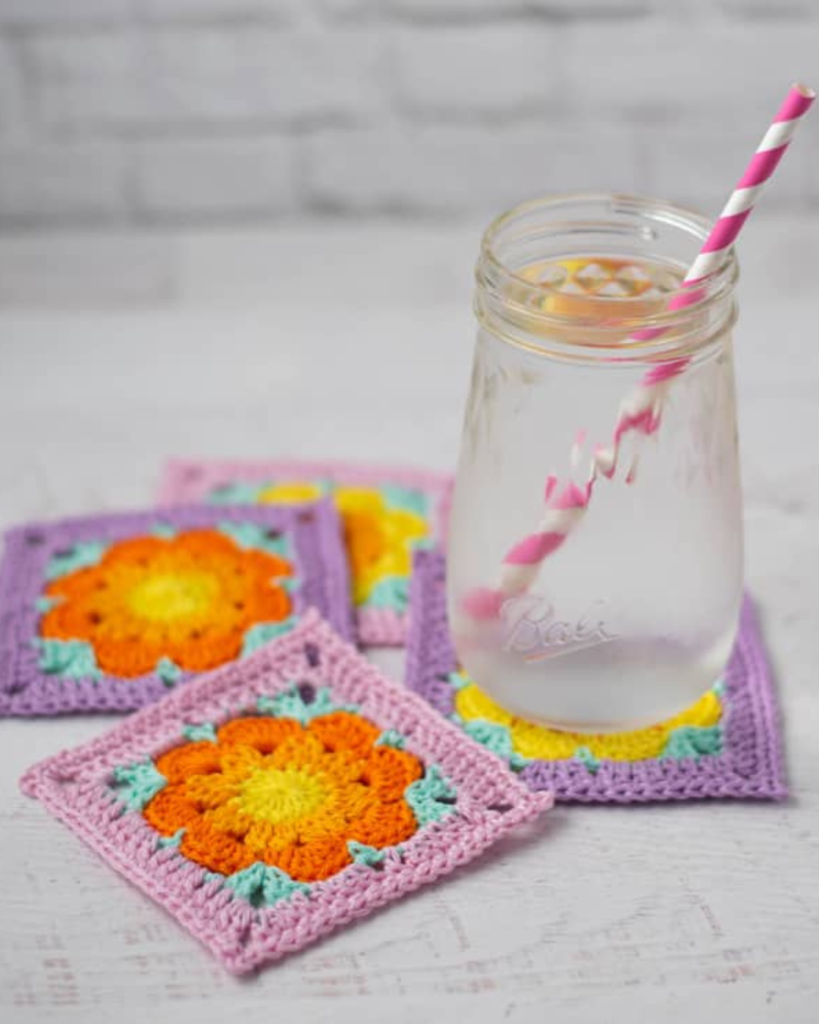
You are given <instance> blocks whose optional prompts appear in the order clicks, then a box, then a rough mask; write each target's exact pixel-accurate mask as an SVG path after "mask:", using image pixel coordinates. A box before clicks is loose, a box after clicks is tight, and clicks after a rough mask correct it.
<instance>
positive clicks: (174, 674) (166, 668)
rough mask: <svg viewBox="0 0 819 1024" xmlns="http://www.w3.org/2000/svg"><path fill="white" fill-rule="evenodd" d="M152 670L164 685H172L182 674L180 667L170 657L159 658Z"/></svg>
mask: <svg viewBox="0 0 819 1024" xmlns="http://www.w3.org/2000/svg"><path fill="white" fill-rule="evenodd" d="M154 671H155V672H156V674H157V675H158V676H159V678H160V679H161V680H162V682H163V683H164V684H165V685H166V686H173V685H174V683H176V682H177V681H178V680H179V677H180V676H181V675H182V669H181V668H180V667H179V666H178V665H174V663H173V662H172V661H171V659H170V658H160V659H159V661H158V662H157V663H156V668H155V669H154Z"/></svg>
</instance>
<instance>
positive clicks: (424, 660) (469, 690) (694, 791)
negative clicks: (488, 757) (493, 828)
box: [407, 551, 787, 804]
mask: <svg viewBox="0 0 819 1024" xmlns="http://www.w3.org/2000/svg"><path fill="white" fill-rule="evenodd" d="M445 572H446V568H445V559H444V556H443V555H442V554H441V553H440V552H434V551H424V552H419V553H418V554H417V555H416V562H415V567H414V570H413V583H412V599H411V621H412V628H411V633H410V638H409V642H408V646H407V685H408V686H409V688H410V689H412V690H414V691H415V692H416V693H419V694H421V696H423V697H424V698H426V700H428V701H429V702H430V704H432V705H433V706H434V707H435V708H436V709H437V710H438V711H440V712H441V713H442V714H443V715H444V716H446V717H447V718H448V719H450V720H451V721H453V722H455V723H456V724H457V725H459V726H460V728H462V729H463V730H464V731H465V732H466V733H467V734H468V735H469V736H471V737H472V738H473V739H476V740H478V741H479V742H480V743H483V744H484V745H485V746H487V747H488V748H489V749H490V750H492V751H494V752H495V754H497V755H498V756H499V757H500V758H501V759H502V760H503V761H504V762H505V763H506V764H508V765H509V766H510V767H511V769H512V770H513V771H514V772H515V773H516V774H517V775H518V777H519V778H520V779H522V780H523V781H524V782H525V783H526V784H527V785H528V786H530V787H531V788H532V789H533V790H538V789H548V790H550V791H552V792H554V794H555V798H556V799H557V800H560V801H579V802H584V803H624V804H625V803H636V802H644V801H651V800H694V799H700V798H703V797H747V798H757V799H781V798H783V797H785V796H786V795H787V788H786V784H785V776H784V769H783V764H782V751H781V745H780V736H779V723H778V716H777V711H776V700H775V697H774V684H773V679H772V676H771V671H770V668H769V666H768V662H767V659H766V657H765V652H764V649H763V646H762V641H761V639H760V634H759V627H758V625H757V621H756V616H755V614H754V611H753V608H752V605H751V602H750V599H749V598H748V597H746V598H745V601H744V604H743V608H742V617H741V623H740V630H739V634H738V636H737V641H736V645H735V648H734V652H733V655H732V657H731V661H730V663H729V665H728V668H727V669H726V671H725V674H724V677H723V678H722V680H721V681H720V682H719V683H718V684H717V685H716V686H715V687H714V688H713V689H712V690H710V691H709V692H708V693H706V694H705V695H704V696H703V697H702V698H701V699H700V700H699V701H697V703H696V704H694V705H693V706H692V707H691V708H689V709H688V710H687V711H684V712H683V713H682V714H680V715H677V716H676V717H675V718H673V719H671V720H669V721H667V722H663V723H661V724H660V725H656V726H651V727H650V728H647V729H639V730H636V731H634V732H623V733H617V734H609V735H584V734H580V733H567V732H560V731H557V730H554V729H548V728H545V727H543V726H539V725H535V724H534V723H532V722H526V721H524V720H523V719H520V718H517V717H516V716H514V715H511V714H509V713H508V712H506V711H504V710H503V709H502V708H500V707H499V706H498V705H497V704H495V703H494V701H492V700H491V699H490V698H489V697H488V696H487V695H486V694H484V693H483V692H482V691H481V690H479V689H478V687H477V686H476V685H475V683H473V682H472V681H471V680H470V679H469V678H468V676H467V675H466V674H465V673H464V672H463V671H461V670H460V669H459V666H458V663H457V659H456V655H455V651H454V649H453V647H452V642H451V640H450V637H449V630H448V627H447V612H446V600H445V592H444V591H445Z"/></svg>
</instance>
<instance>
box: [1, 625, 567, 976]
mask: <svg viewBox="0 0 819 1024" xmlns="http://www.w3.org/2000/svg"><path fill="white" fill-rule="evenodd" d="M21 787H22V789H23V791H24V792H25V793H27V794H28V795H30V796H35V797H37V798H38V799H39V800H41V801H42V802H43V803H44V804H45V806H46V807H47V808H48V810H49V811H50V812H51V813H52V814H53V815H54V816H55V817H57V818H59V819H60V820H62V821H63V822H65V823H66V824H67V825H68V826H69V828H71V829H72V830H73V831H74V832H76V833H77V834H78V835H79V836H80V837H81V838H82V839H83V840H84V841H85V842H86V843H88V844H89V846H91V847H93V849H95V850H96V851H97V853H99V854H100V856H101V857H103V859H104V860H106V861H108V863H109V864H110V865H111V866H112V867H114V868H115V869H116V870H117V871H119V872H120V873H121V874H123V875H125V877H126V878H128V879H130V880H131V881H132V882H133V883H134V884H135V885H137V886H138V887H139V888H140V889H142V890H143V891H144V892H146V893H147V894H148V895H149V896H151V897H153V898H154V899H155V900H156V901H157V902H158V903H160V904H161V905H162V906H163V907H165V909H166V910H167V911H168V912H169V913H171V914H173V916H174V917H176V918H177V919H178V920H179V921H180V922H181V923H182V924H183V925H184V926H185V927H186V928H187V929H188V930H189V931H190V932H192V933H193V934H194V935H195V936H196V937H197V938H199V939H200V940H201V941H202V942H203V943H204V944H205V945H206V946H208V947H209V948H210V950H211V951H212V952H213V953H214V954H215V955H216V956H217V957H219V959H221V960H222V962H223V963H224V964H225V965H226V966H227V967H228V969H229V970H231V971H234V972H236V973H241V972H244V971H249V970H251V969H253V968H254V967H257V966H258V965H259V964H262V963H264V962H266V961H271V960H276V959H278V958H279V957H281V956H283V955H284V954H286V953H289V952H292V951H293V950H296V949H299V948H301V947H302V946H305V945H307V943H310V942H313V941H315V940H316V939H318V938H319V937H320V936H322V935H324V934H326V933H327V932H330V931H332V930H333V929H334V928H337V927H338V926H339V925H342V924H344V923H346V922H348V921H352V920H353V919H354V918H357V917H363V916H365V915H366V914H369V913H370V912H371V911H372V910H374V909H375V908H376V907H378V906H380V905H381V904H384V903H387V902H389V901H390V900H393V899H396V898H398V897H399V896H401V895H403V894H404V893H407V892H410V891H411V890H413V889H416V888H417V887H418V886H420V885H422V884H424V883H426V882H432V881H434V880H435V879H436V878H438V877H440V876H441V875H445V874H447V873H448V872H450V871H452V869H453V868H455V867H456V866H458V865H459V864H463V863H465V862H467V861H469V860H471V859H472V858H473V857H475V856H477V855H478V854H479V853H480V852H481V851H482V850H484V849H485V848H486V847H488V846H490V845H491V844H492V843H494V842H495V841H496V840H497V839H499V838H500V837H501V836H502V835H504V834H505V833H506V832H508V831H509V830H510V829H511V828H513V827H514V826H516V825H518V824H520V823H522V822H524V821H528V820H530V819H532V818H534V817H535V816H536V815H537V814H538V813H539V812H540V811H541V810H545V809H546V808H547V807H549V806H550V805H551V796H550V795H548V794H543V793H540V794H535V793H532V792H531V791H530V790H529V789H528V788H527V787H526V786H525V785H523V784H522V783H521V782H520V781H519V780H518V779H517V778H515V776H514V775H512V774H511V773H509V772H504V771H498V762H497V760H496V758H495V757H494V756H493V755H492V754H491V753H489V751H487V750H486V749H485V748H484V747H482V746H480V745H479V744H477V743H474V742H473V741H472V740H470V739H469V738H468V737H467V736H465V735H464V734H463V733H462V732H461V731H460V730H458V729H456V728H455V727H454V726H452V725H451V724H450V723H449V722H446V721H445V720H444V719H443V718H441V716H440V715H438V714H436V712H435V711H433V710H432V709H431V708H430V707H429V705H427V704H426V703H425V702H424V701H423V700H421V699H420V698H419V697H417V696H416V695H415V694H412V693H410V692H409V691H408V690H405V689H404V688H403V687H402V686H399V685H398V684H396V683H394V682H392V681H390V680H388V679H386V678H385V677H384V676H382V675H381V674H380V672H379V671H378V670H377V669H376V668H375V666H373V665H372V664H370V663H369V662H367V661H365V660H364V658H362V657H361V656H360V655H359V654H358V653H357V652H356V651H355V650H353V648H352V647H350V646H349V645H348V644H346V643H345V642H343V641H342V640H341V639H340V638H339V637H338V636H337V635H336V634H335V633H334V632H333V630H332V629H331V628H330V627H329V626H328V625H327V624H326V623H325V622H323V621H322V620H321V619H320V618H319V616H318V614H317V613H316V612H312V611H311V612H309V613H307V614H306V615H305V616H304V618H303V620H302V621H301V622H300V623H299V624H298V625H297V626H296V627H295V628H294V629H293V630H292V632H290V633H288V634H286V635H284V636H282V637H280V638H278V639H276V640H273V641H271V642H270V643H269V644H267V645H266V646H265V647H263V648H262V649H261V650H259V651H257V652H256V653H255V654H253V655H251V656H250V657H249V658H246V659H245V660H243V661H240V662H234V663H232V664H230V665H226V666H225V667H224V668H222V669H218V670H216V671H215V672H213V673H210V674H209V675H207V676H204V677H200V678H199V679H198V680H196V681H194V682H193V683H191V685H189V686H185V687H181V688H180V689H179V690H176V691H174V692H173V693H171V694H169V695H168V696H167V697H166V698H165V699H164V700H161V701H159V702H158V703H157V704H154V705H152V706H151V707H147V708H144V709H143V710H142V711H140V712H138V713H137V714H135V715H133V716H132V717H130V718H129V719H128V720H127V721H126V722H123V723H121V724H120V725H118V726H117V727H116V728H114V729H112V730H111V731H110V732H108V733H106V734H105V735H103V736H101V737H100V738H98V739H95V740H92V741H91V742H89V743H86V744H84V745H82V746H80V747H77V748H76V749H74V750H71V751H64V752H63V753H61V754H58V755H57V756H56V757H52V758H49V759H48V760H46V761H43V762H42V763H41V764H39V765H36V766H34V767H33V768H31V769H29V771H28V772H27V773H26V774H25V775H24V776H23V779H22V780H21Z"/></svg>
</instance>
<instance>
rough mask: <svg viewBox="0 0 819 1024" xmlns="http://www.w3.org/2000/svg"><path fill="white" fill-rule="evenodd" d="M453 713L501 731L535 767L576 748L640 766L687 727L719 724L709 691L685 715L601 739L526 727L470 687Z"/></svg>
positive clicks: (719, 714)
mask: <svg viewBox="0 0 819 1024" xmlns="http://www.w3.org/2000/svg"><path fill="white" fill-rule="evenodd" d="M455 711H456V712H457V713H458V714H459V715H460V716H461V718H463V719H464V721H467V722H471V721H475V720H476V719H481V720H482V721H485V722H492V723H494V724H496V725H503V726H506V728H507V729H508V730H509V735H510V737H511V740H512V747H513V749H514V751H515V753H516V754H519V755H520V756H521V757H525V758H528V759H532V760H539V761H540V760H543V761H556V760H562V759H568V758H572V757H574V756H575V754H576V753H577V751H578V749H580V748H584V749H585V750H588V751H589V752H590V753H591V754H592V755H593V756H594V757H596V758H598V759H600V760H608V761H644V760H647V759H649V758H655V757H659V756H660V755H661V754H662V752H663V750H664V749H665V746H666V743H667V742H668V738H669V736H670V734H671V733H672V732H673V731H674V730H675V729H679V728H680V727H681V726H686V725H688V726H711V725H717V724H718V723H719V721H720V719H721V718H722V704H721V703H720V699H719V697H718V696H717V694H716V693H715V692H714V691H713V690H709V691H708V693H706V694H703V696H702V697H700V699H699V700H698V701H697V703H696V704H694V705H692V706H691V707H690V708H688V709H687V710H686V711H683V712H681V713H680V714H679V715H676V716H675V717H674V718H669V719H668V720H667V721H665V722H661V723H659V724H658V725H651V726H649V727H648V728H646V729H635V730H634V731H633V732H615V733H606V734H589V733H579V732H561V731H559V730H557V729H549V728H547V727H546V726H542V725H535V724H534V723H533V722H526V721H524V719H522V718H517V717H516V716H515V715H512V714H510V713H509V712H508V711H504V710H503V708H501V707H499V706H498V705H497V704H496V703H495V702H494V701H493V700H492V699H491V698H490V697H487V695H486V694H485V693H483V692H482V691H481V690H479V689H478V687H477V686H476V685H475V684H474V683H471V682H468V683H467V684H466V686H464V687H462V688H461V689H460V690H458V691H457V693H456V694H455Z"/></svg>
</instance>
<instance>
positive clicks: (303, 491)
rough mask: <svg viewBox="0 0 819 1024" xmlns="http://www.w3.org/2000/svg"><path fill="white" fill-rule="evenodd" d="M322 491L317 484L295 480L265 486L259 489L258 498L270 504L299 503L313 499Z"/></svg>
mask: <svg viewBox="0 0 819 1024" xmlns="http://www.w3.org/2000/svg"><path fill="white" fill-rule="evenodd" d="M322 493H323V492H322V489H321V488H320V487H319V486H318V484H311V483H306V482H303V481H300V480H295V481H292V482H290V481H288V482H287V483H281V484H271V485H270V486H269V487H265V488H264V490H262V491H259V497H258V500H259V501H260V502H262V503H263V504H271V505H300V504H301V503H302V502H305V501H315V500H316V499H317V498H320V497H321V495H322Z"/></svg>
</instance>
